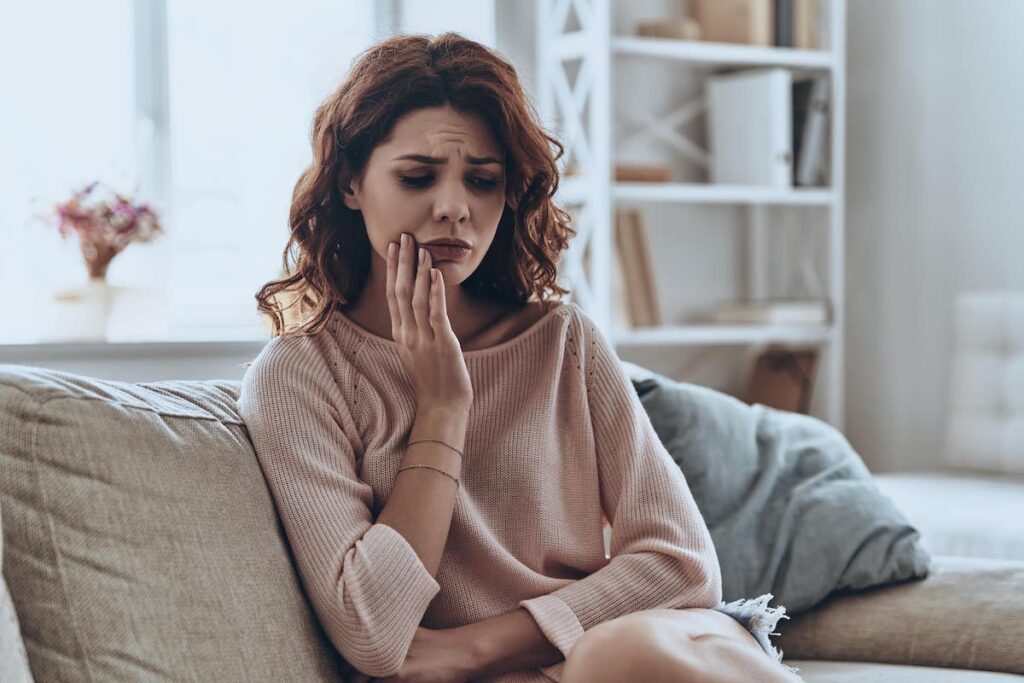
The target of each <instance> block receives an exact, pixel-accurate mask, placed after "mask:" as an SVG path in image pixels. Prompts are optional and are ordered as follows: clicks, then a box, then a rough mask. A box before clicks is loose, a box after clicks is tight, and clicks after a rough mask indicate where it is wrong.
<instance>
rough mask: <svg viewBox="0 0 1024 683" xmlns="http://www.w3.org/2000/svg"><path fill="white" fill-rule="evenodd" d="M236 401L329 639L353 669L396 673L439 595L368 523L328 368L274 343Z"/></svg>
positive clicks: (345, 417)
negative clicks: (428, 609) (428, 610)
mask: <svg viewBox="0 0 1024 683" xmlns="http://www.w3.org/2000/svg"><path fill="white" fill-rule="evenodd" d="M238 403H239V410H240V413H241V416H242V419H243V421H244V422H245V425H246V428H247V430H248V432H249V436H250V439H251V441H252V444H253V447H254V449H255V451H256V455H257V457H258V459H259V463H260V466H261V468H262V470H263V474H264V477H265V478H266V481H267V484H268V486H269V488H270V491H271V493H272V495H273V498H274V502H275V505H276V507H277V511H278V515H279V516H280V518H281V521H282V524H283V526H284V530H285V533H286V535H287V537H288V541H289V543H290V545H291V549H292V552H293V554H294V556H295V559H296V563H297V566H298V569H299V573H300V574H301V578H302V582H303V584H304V586H305V588H306V592H307V594H308V595H309V596H310V600H311V602H312V605H313V608H314V609H315V610H316V613H317V615H318V616H319V618H320V621H321V623H322V624H323V626H324V628H325V631H326V633H327V635H328V637H329V638H330V639H331V642H332V643H333V644H334V646H335V647H336V648H337V649H338V651H339V652H340V653H341V654H342V656H343V657H345V659H346V660H347V661H348V663H349V664H351V665H352V666H354V667H356V668H357V669H358V670H359V671H361V672H363V673H366V674H370V675H372V676H376V677H385V676H389V675H393V674H395V673H397V671H398V669H399V667H400V666H401V664H402V662H403V661H404V660H405V657H406V654H407V653H408V650H409V646H410V644H411V643H412V639H413V636H414V635H415V633H416V629H417V627H418V626H419V625H420V621H421V619H422V618H423V615H424V613H425V612H426V609H427V607H428V605H429V604H430V602H431V600H433V598H434V597H435V596H436V595H437V594H438V593H439V592H440V590H441V587H440V584H438V583H437V581H436V580H435V579H434V577H433V576H431V574H430V572H429V571H427V568H426V567H425V566H424V565H423V563H422V562H421V560H420V558H419V555H417V554H416V551H415V550H414V549H413V547H412V546H411V545H409V543H408V542H407V541H406V539H405V537H404V536H402V535H401V534H400V533H398V532H397V531H396V530H395V529H393V528H391V527H389V526H387V525H384V524H375V523H374V522H373V518H372V512H371V506H372V503H373V490H372V489H371V487H370V486H369V485H368V484H367V483H365V482H364V481H362V480H361V479H360V478H359V476H358V475H357V473H356V453H357V452H359V453H360V454H361V450H362V445H361V443H360V438H359V435H358V432H357V430H356V428H355V425H354V423H353V421H352V417H351V415H350V413H349V409H348V405H347V402H346V400H345V398H344V396H343V395H342V392H341V390H340V388H339V386H338V382H337V381H336V379H335V377H334V375H333V374H332V372H331V369H330V364H329V362H328V361H327V359H326V358H325V356H324V355H323V353H322V351H321V350H320V349H319V348H318V346H317V343H316V342H315V341H314V340H312V339H311V338H310V337H292V338H288V339H284V338H281V337H276V338H274V339H272V340H271V341H270V343H268V344H267V346H266V347H264V349H263V351H262V352H261V353H260V355H259V356H258V357H257V358H256V360H255V361H253V363H252V365H251V366H250V367H249V368H248V370H247V371H246V373H245V376H244V377H243V379H242V387H241V393H240V395H239V400H238Z"/></svg>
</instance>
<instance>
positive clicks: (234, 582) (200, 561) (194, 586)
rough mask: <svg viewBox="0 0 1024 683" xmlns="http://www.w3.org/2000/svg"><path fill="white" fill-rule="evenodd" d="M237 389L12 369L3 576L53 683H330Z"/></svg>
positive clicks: (35, 664)
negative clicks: (241, 414)
mask: <svg viewBox="0 0 1024 683" xmlns="http://www.w3.org/2000/svg"><path fill="white" fill-rule="evenodd" d="M238 392H239V383H238V382H235V381H227V380H224V381H209V382H186V381H175V382H156V383H148V384H130V383H126V382H113V381H101V380H97V379H92V378H88V377H83V376H79V375H74V374H70V373H64V372H57V371H52V370H45V369H40V368H31V367H26V366H16V365H0V435H2V438H0V506H2V510H3V516H2V523H3V556H4V566H3V576H4V578H5V579H6V582H7V585H8V587H9V589H10V593H11V596H12V598H13V601H14V606H15V608H16V610H17V614H18V617H19V619H20V622H21V631H22V634H23V636H24V640H25V643H26V646H27V650H28V656H29V662H30V663H31V667H32V673H33V675H34V676H35V679H36V680H39V681H84V680H96V681H99V680H102V681H139V680H158V679H159V680H165V679H166V680H194V681H208V680H221V681H318V680H324V681H326V680H332V679H333V680H337V679H338V678H339V675H340V674H341V672H342V670H343V668H344V667H345V665H344V663H343V660H341V658H340V656H339V655H338V654H337V652H336V650H335V649H334V648H333V646H332V645H331V644H330V642H329V641H328V640H327V638H326V636H325V635H324V634H323V632H322V630H321V629H320V627H319V624H318V622H317V621H316V619H315V615H314V614H313V612H312V610H311V609H310V607H309V604H308V602H307V601H306V599H305V596H304V594H303V592H302V588H301V584H300V583H299V581H298V578H297V574H296V573H295V569H294V566H293V564H292V559H291V556H290V554H289V550H288V546H287V543H286V540H285V537H284V535H283V530H282V529H281V528H280V526H279V522H278V519H277V516H276V513H275V509H274V506H273V501H272V499H271V497H270V493H269V491H268V489H267V486H266V482H265V480H264V479H263V475H262V471H261V470H260V467H259V462H258V460H257V458H256V454H255V452H254V451H253V449H252V446H251V445H250V443H249V440H248V437H247V432H246V431H245V426H244V423H243V422H242V420H241V418H240V417H239V415H238V414H237V412H236V407H235V402H236V400H237V398H238Z"/></svg>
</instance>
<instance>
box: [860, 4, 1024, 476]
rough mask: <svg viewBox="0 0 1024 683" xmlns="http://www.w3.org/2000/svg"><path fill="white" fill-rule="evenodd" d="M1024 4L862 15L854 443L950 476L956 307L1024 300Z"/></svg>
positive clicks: (903, 465) (889, 7)
mask: <svg viewBox="0 0 1024 683" xmlns="http://www.w3.org/2000/svg"><path fill="white" fill-rule="evenodd" d="M1021 26H1024V3H1022V2H1019V1H1017V0H972V1H971V2H969V3H968V2H958V1H956V0H940V1H938V2H936V1H935V0H899V2H892V1H891V0H851V2H850V3H849V33H848V50H849V53H848V59H849V62H848V70H849V72H848V75H849V92H848V107H849V108H848V117H847V120H848V142H847V145H848V147H847V159H848V168H847V193H848V194H847V206H848V213H847V262H846V264H847V278H848V280H847V282H848V285H847V286H848V289H847V292H848V295H847V316H848V318H847V338H846V349H847V351H846V364H847V367H846V370H847V373H846V374H847V403H846V405H847V413H846V427H847V435H848V437H849V438H850V440H851V442H852V443H853V445H854V446H855V447H856V448H857V449H858V451H859V452H860V453H861V454H862V456H863V457H864V459H865V461H866V462H867V463H868V466H869V467H871V468H872V469H873V470H876V471H888V470H896V469H921V468H926V467H931V466H934V465H936V464H938V463H939V460H940V457H941V450H940V449H941V448H942V432H943V429H944V413H945V407H946V400H947V396H948V385H949V381H948V373H947V366H948V361H949V354H950V349H951V345H952V341H953V340H952V323H953V319H952V310H953V308H952V306H953V300H954V297H955V295H956V293H957V292H959V291H962V290H968V289H976V288H1014V289H1024V267H1022V264H1021V261H1022V258H1024V230H1022V228H1024V181H1022V177H1024V176H1022V173H1021V171H1020V167H1021V160H1022V159H1024V129H1022V127H1021V122H1022V121H1024V78H1022V75H1021V64H1022V63H1024V41H1021V39H1020V27H1021Z"/></svg>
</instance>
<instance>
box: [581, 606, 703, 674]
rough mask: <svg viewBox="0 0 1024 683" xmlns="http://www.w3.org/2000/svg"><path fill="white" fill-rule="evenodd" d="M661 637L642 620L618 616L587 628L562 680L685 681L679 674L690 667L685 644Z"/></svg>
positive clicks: (649, 624) (648, 623)
mask: <svg viewBox="0 0 1024 683" xmlns="http://www.w3.org/2000/svg"><path fill="white" fill-rule="evenodd" d="M679 645H681V644H679V643H668V642H666V641H665V640H664V639H663V638H660V637H659V635H658V633H657V629H656V628H653V627H652V625H651V623H650V622H649V621H646V620H642V619H629V618H627V617H620V618H619V619H614V620H612V621H608V622H605V623H603V624H599V625H598V626H595V627H594V628H592V629H590V630H589V631H587V632H586V633H584V634H583V636H581V637H580V639H579V640H578V641H577V642H576V645H575V646H574V647H573V649H572V650H571V651H570V652H569V657H568V658H567V659H566V663H565V667H564V668H563V670H562V682H563V683H582V682H584V681H585V682H587V683H619V682H620V681H634V680H643V681H648V682H649V683H659V682H660V681H666V682H668V681H672V682H673V683H674V682H676V681H680V680H688V679H684V678H681V677H680V673H682V672H683V671H686V670H689V669H690V668H691V667H690V666H689V663H688V662H687V661H686V658H687V656H688V653H687V650H686V648H685V647H681V646H679Z"/></svg>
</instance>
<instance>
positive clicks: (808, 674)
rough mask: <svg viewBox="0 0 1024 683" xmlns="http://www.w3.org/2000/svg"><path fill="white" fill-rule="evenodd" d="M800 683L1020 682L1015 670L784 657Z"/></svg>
mask: <svg viewBox="0 0 1024 683" xmlns="http://www.w3.org/2000/svg"><path fill="white" fill-rule="evenodd" d="M786 661H787V662H789V663H790V664H791V665H793V666H796V667H798V668H799V669H800V674H799V675H800V677H801V678H802V679H803V680H804V683H879V682H880V681H885V683H1020V676H1018V675H1016V674H1004V673H996V672H994V671H968V670H966V669H943V668H940V667H937V666H906V665H903V664H871V663H866V662H821V661H811V660H802V659H801V660H789V659H787V660H786Z"/></svg>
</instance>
